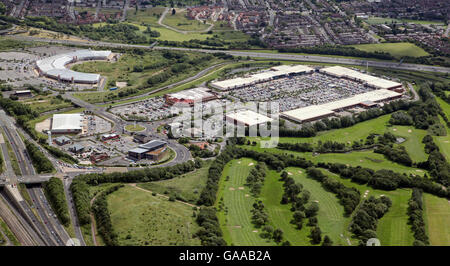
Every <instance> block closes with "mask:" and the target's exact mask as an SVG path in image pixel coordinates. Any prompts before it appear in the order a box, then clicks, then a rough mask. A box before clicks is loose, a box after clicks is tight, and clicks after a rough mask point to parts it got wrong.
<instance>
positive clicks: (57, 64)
mask: <svg viewBox="0 0 450 266" xmlns="http://www.w3.org/2000/svg"><path fill="white" fill-rule="evenodd" d="M112 56H113V54H112V52H111V51H91V50H78V51H75V52H71V53H66V54H59V55H55V56H52V57H48V58H44V59H42V60H37V61H36V68H37V70H38V71H39V74H40V75H43V76H45V77H48V78H52V79H56V80H58V81H64V82H71V83H83V84H97V83H98V82H99V81H100V75H99V74H90V73H81V72H76V71H73V70H70V69H67V68H66V65H68V64H71V63H75V62H78V61H86V60H108V59H111V57H112Z"/></svg>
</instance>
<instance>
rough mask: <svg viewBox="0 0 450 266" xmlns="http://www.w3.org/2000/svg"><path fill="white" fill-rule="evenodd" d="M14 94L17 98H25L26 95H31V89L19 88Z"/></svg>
mask: <svg viewBox="0 0 450 266" xmlns="http://www.w3.org/2000/svg"><path fill="white" fill-rule="evenodd" d="M14 96H17V97H18V98H27V97H31V96H33V95H32V94H31V90H20V91H15V92H14Z"/></svg>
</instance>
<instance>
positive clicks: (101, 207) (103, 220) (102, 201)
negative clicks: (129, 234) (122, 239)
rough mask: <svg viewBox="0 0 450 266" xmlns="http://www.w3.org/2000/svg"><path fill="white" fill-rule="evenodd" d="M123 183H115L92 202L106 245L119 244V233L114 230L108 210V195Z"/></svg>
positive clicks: (99, 231)
mask: <svg viewBox="0 0 450 266" xmlns="http://www.w3.org/2000/svg"><path fill="white" fill-rule="evenodd" d="M123 186H124V185H123V184H118V185H114V186H112V187H109V188H108V189H106V190H105V191H102V192H101V193H100V195H98V196H97V197H96V198H95V201H94V203H93V204H92V211H93V213H94V216H95V222H96V225H97V228H98V233H99V234H100V235H101V236H102V238H103V241H104V242H105V245H106V246H117V245H118V241H117V234H116V233H115V232H114V230H113V227H112V223H111V216H110V215H109V210H108V201H107V200H106V196H107V195H109V194H111V193H113V192H114V191H117V190H118V189H119V188H121V187H123Z"/></svg>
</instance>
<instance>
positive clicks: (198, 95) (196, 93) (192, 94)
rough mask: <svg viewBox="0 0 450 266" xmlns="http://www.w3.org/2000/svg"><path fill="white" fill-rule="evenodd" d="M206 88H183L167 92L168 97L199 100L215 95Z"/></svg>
mask: <svg viewBox="0 0 450 266" xmlns="http://www.w3.org/2000/svg"><path fill="white" fill-rule="evenodd" d="M210 91H211V90H210V89H208V88H194V89H190V90H183V91H179V92H175V93H169V94H167V96H168V97H171V98H176V99H185V100H192V101H201V100H203V99H205V98H208V97H214V96H215V95H214V94H212V93H211V92H210Z"/></svg>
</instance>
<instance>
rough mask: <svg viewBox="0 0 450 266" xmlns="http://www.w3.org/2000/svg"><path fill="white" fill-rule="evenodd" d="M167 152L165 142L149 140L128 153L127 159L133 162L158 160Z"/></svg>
mask: <svg viewBox="0 0 450 266" xmlns="http://www.w3.org/2000/svg"><path fill="white" fill-rule="evenodd" d="M166 152H167V142H165V141H162V140H156V139H155V140H151V141H149V142H147V143H145V144H141V145H139V146H138V147H137V148H134V149H132V150H129V151H128V157H130V158H131V159H134V160H142V159H148V160H152V161H158V160H160V159H161V158H162V157H163V156H164V155H165V154H166Z"/></svg>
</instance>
